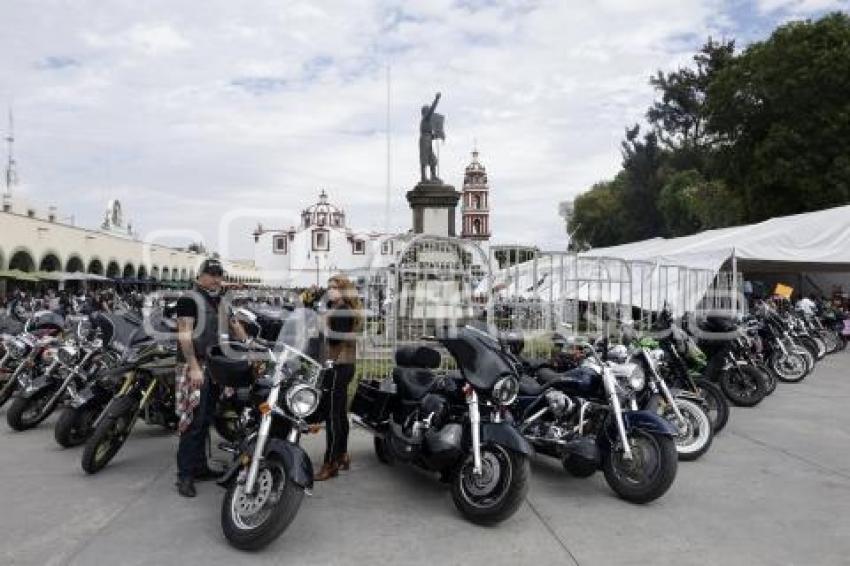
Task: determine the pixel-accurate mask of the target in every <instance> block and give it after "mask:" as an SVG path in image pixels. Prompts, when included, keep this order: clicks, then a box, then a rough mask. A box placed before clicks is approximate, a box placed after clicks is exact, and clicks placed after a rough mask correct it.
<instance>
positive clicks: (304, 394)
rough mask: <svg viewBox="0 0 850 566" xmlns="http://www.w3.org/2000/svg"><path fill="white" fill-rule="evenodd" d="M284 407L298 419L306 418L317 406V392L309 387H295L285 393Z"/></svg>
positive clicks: (301, 385)
mask: <svg viewBox="0 0 850 566" xmlns="http://www.w3.org/2000/svg"><path fill="white" fill-rule="evenodd" d="M286 406H287V407H288V408H289V410H290V411H291V412H292V414H293V415H295V416H296V417H298V418H299V419H303V418H305V417H308V416H310V415H311V414H312V413H313V411H315V410H316V408H317V407H318V406H319V392H318V391H316V388H314V387H312V386H310V385H305V384H300V385H296V386H294V387H292V388H291V389H290V390H289V391H287V392H286Z"/></svg>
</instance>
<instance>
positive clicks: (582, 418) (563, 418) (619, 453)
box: [513, 341, 678, 503]
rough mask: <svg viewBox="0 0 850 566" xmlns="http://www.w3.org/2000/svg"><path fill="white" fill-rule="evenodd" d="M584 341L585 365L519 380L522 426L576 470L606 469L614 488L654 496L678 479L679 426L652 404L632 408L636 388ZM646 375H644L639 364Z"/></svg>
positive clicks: (542, 448) (544, 450) (627, 495)
mask: <svg viewBox="0 0 850 566" xmlns="http://www.w3.org/2000/svg"><path fill="white" fill-rule="evenodd" d="M598 347H601V348H602V350H603V351H606V350H607V346H606V345H604V343H603V342H602V341H599V343H598V344H596V345H589V344H588V345H585V350H586V352H587V355H588V359H587V360H585V362H584V363H583V365H582V366H581V367H578V368H575V369H572V370H569V371H566V372H560V373H559V372H556V371H553V370H551V369H548V368H543V369H541V370H539V371H538V374H537V379H536V380H535V379H531V378H528V377H526V378H524V379H523V380H522V381H521V382H520V389H519V397H518V399H517V402H516V404H515V406H514V408H513V413H514V416H515V418H516V421H517V427H518V428H519V430H520V432H521V433H522V435H523V436H524V437H525V438H527V439H528V440H529V441H530V442H531V443H532V444H533V446H534V448H535V449H536V450H537V451H538V452H539V453H541V454H545V455H547V456H550V457H553V458H557V459H558V460H560V461H561V463H562V465H563V466H564V469H565V470H566V471H567V472H569V473H570V474H572V475H574V476H576V477H587V476H590V475H593V474H594V473H595V472H596V471H597V470H599V469H601V470H602V471H603V473H604V475H605V480H606V481H607V482H608V485H609V486H610V487H611V489H613V490H614V492H615V493H617V495H619V496H620V497H622V498H623V499H625V500H627V501H630V502H632V503H647V502H650V501H653V500H655V499H657V498H659V497H661V496H662V495H664V493H666V492H667V490H668V489H669V488H670V486H671V485H672V484H673V481H674V480H675V479H676V471H677V469H678V456H677V453H676V442H675V436H676V434H677V430H676V429H675V428H674V427H673V425H671V424H670V423H669V422H668V421H667V420H665V419H663V418H662V417H660V416H658V415H657V414H655V413H654V412H651V411H630V410H627V409H626V407H627V403H628V402H629V396H630V393H629V391H627V390H626V389H624V388H623V387H622V386H621V385H620V384H619V383H618V380H617V378H616V377H615V375H614V373H613V371H612V368H611V367H610V366H609V365H608V364H606V363H605V362H604V361H603V360H602V359H601V357H600V356H599V354H598V352H597V348H598ZM640 374H641V375H640V379H644V377H643V374H642V372H640Z"/></svg>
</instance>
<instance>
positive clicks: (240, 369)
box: [207, 309, 332, 550]
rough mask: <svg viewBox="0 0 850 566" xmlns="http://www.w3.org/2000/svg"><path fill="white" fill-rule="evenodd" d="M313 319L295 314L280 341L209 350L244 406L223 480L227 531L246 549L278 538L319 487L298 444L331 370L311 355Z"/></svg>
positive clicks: (217, 372)
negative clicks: (322, 383)
mask: <svg viewBox="0 0 850 566" xmlns="http://www.w3.org/2000/svg"><path fill="white" fill-rule="evenodd" d="M315 316H316V315H315V312H313V311H309V310H306V309H304V310H303V312H302V311H297V314H294V315H292V316H291V317H289V318H288V319H287V321H286V323H285V325H284V327H283V330H282V332H281V339H279V340H278V341H277V342H269V341H265V340H263V339H262V338H254V339H252V340H250V341H249V342H248V343H247V344H243V343H241V342H226V343H224V347H222V346H214V347H213V348H212V349H211V350H210V352H209V355H208V360H209V363H208V366H207V370H208V371H209V372H210V377H211V379H212V381H213V382H214V383H216V384H217V385H218V386H220V387H224V388H232V389H233V390H234V391H235V394H234V395H233V397H234V399H236V401H237V402H238V403H239V404H240V405H241V409H242V410H241V411H240V418H239V421H238V427H237V428H236V430H235V439H234V440H233V441H232V442H227V441H226V442H224V443H223V444H222V445H221V447H222V448H223V449H225V450H226V451H228V452H230V453H231V454H232V462H231V464H230V466H229V467H228V469H227V471H226V472H225V474H224V476H223V477H222V478H221V479H220V480H219V481H218V484H219V485H220V486H222V487H224V488H225V489H226V492H225V495H224V498H223V499H222V503H221V528H222V531H223V532H224V536H225V537H226V538H227V541H228V542H229V543H230V544H231V545H232V546H234V547H236V548H239V549H242V550H258V549H260V548H263V547H265V546H266V545H268V544H269V543H271V542H272V541H274V540H275V539H276V538H277V537H279V536H280V535H281V533H283V531H284V530H286V528H287V527H288V526H289V524H290V523H291V522H292V520H293V519H294V518H295V515H296V514H297V513H298V510H299V508H300V506H301V503H302V501H303V499H304V494H305V493H309V490H310V489H312V487H313V465H312V463H311V462H310V457H309V456H308V455H307V453H306V452H305V451H304V449H303V448H301V446H300V445H299V442H300V439H301V435H302V434H304V433H306V432H308V431H309V427H308V424H307V419H308V417H310V415H312V414H313V413H314V412H315V411H316V409H317V407H318V406H319V401H320V397H321V390H320V388H319V384H320V383H321V381H322V376H323V372H325V371H331V370H332V367H331V366H327V367H325V368H323V367H322V366H321V365H320V364H319V363H318V362H316V361H315V359H314V358H313V357H311V356H310V355H308V354H310V353H313V352H312V351H311V350H312V349H311V348H310V342H311V339H310V335H311V334H313V333H312V332H311V331H310V329H315V328H317V324H316V322H315ZM240 320H243V321H244V318H243V317H240Z"/></svg>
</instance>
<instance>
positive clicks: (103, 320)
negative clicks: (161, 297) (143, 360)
mask: <svg viewBox="0 0 850 566" xmlns="http://www.w3.org/2000/svg"><path fill="white" fill-rule="evenodd" d="M134 322H135V321H132V320H128V319H125V317H124V316H123V315H121V314H106V313H100V312H98V313H93V314H92V316H91V320H90V330H89V332H88V335H87V336H86V338H87V340H88V342H89V344H90V347H91V348H95V347H96V348H97V352H96V355H97V359H96V363H95V364H92V365H91V367H90V369H89V371H88V372H87V374H86V379H85V380H84V381H83V383H81V384H79V385H77V384H74V383H71V384H70V385H69V387H68V399H67V402H66V403H65V406H64V407H63V408H62V410H61V411H60V413H59V418H58V419H57V420H56V426H55V428H54V438H55V439H56V442H57V443H58V444H59V445H60V446H62V447H64V448H70V447H73V446H79V445H80V444H83V443H84V442H85V441H86V440H88V438H89V436H91V434H92V432H94V429H95V427H96V426H97V425H98V423H99V422H100V418H101V415H102V414H103V409H104V408H105V407H106V406H107V405H108V404H109V401H110V400H112V398H113V397H114V396H115V394H116V392H117V391H118V389H119V388H120V386H121V383H122V378H123V372H124V371H125V369H124V368H123V367H122V366H121V364H123V363H126V362H127V361H128V357H129V355H130V353H131V352H132V349H131V347H132V346H133V344H134V342H142V341H145V340H147V336H145V335H144V334H143V332H142V330H141V329H140V327H139V326H137V325H135V324H133V323H134ZM78 334H82V332H78ZM115 368H119V369H118V371H111V370H114V369H115Z"/></svg>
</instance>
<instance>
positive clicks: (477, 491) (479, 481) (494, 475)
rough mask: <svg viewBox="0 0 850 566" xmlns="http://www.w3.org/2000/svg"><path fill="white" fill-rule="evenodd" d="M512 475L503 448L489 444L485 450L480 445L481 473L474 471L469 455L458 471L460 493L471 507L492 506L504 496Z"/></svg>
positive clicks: (509, 462)
mask: <svg viewBox="0 0 850 566" xmlns="http://www.w3.org/2000/svg"><path fill="white" fill-rule="evenodd" d="M512 475H513V470H512V466H511V461H510V457H509V456H508V454H507V452H506V451H505V449H504V448H502V447H500V446H491V447H488V448H487V449H486V450H485V449H484V448H483V447H482V450H481V474H480V475H479V474H476V473H475V471H474V463H473V458H472V455H470V456H469V458H468V459H467V461H466V462H464V465H463V467H462V468H461V471H460V478H459V481H460V493H461V495H462V497H463V498H464V500H465V501H466V502H467V503H469V504H470V505H472V506H473V507H479V508H489V507H493V506H494V505H497V504H498V503H499V502H500V501H501V500H502V499H503V498H504V497H505V494H506V493H507V490H508V487H509V486H510V484H511V476H512Z"/></svg>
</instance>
